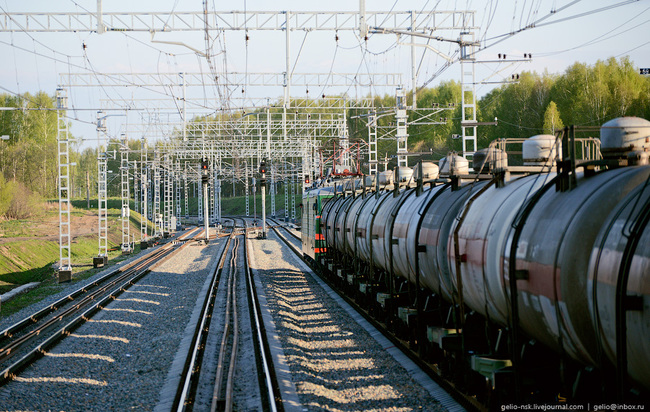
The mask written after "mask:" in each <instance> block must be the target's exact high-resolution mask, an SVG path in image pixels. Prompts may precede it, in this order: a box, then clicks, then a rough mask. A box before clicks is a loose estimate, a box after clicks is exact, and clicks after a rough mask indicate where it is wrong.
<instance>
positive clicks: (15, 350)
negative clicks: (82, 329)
mask: <svg viewBox="0 0 650 412" xmlns="http://www.w3.org/2000/svg"><path fill="white" fill-rule="evenodd" d="M197 232H199V229H198V228H196V229H193V230H191V231H190V232H188V233H186V234H185V235H183V236H182V237H180V238H179V239H178V240H177V241H172V242H168V243H166V244H165V245H163V246H162V247H160V248H157V249H155V250H153V251H152V252H150V253H148V254H146V255H145V256H143V257H141V258H138V259H136V260H135V261H133V262H131V263H129V264H128V265H126V266H124V267H122V268H120V269H116V270H113V271H111V272H109V273H108V274H106V275H104V276H102V277H101V278H100V279H97V280H96V281H94V282H92V283H91V284H89V285H86V286H84V287H82V288H79V289H77V290H76V291H74V292H73V293H71V294H69V295H67V296H65V297H63V298H62V299H60V300H58V301H57V302H55V303H53V304H52V305H50V306H48V307H46V308H44V309H42V310H40V311H38V312H36V313H34V314H32V315H30V316H28V317H26V318H25V319H23V320H21V321H19V322H17V323H16V324H14V325H12V326H10V327H8V328H7V329H5V330H4V331H2V332H0V345H2V346H1V347H0V366H2V367H3V370H2V372H1V374H0V386H2V385H4V384H6V383H7V382H9V381H11V380H12V379H14V378H15V377H16V376H17V375H18V374H19V373H20V372H21V371H22V370H23V369H25V368H26V367H28V366H29V365H31V364H32V363H34V362H35V361H36V360H38V359H39V358H40V357H42V356H44V355H45V354H46V353H47V352H48V350H49V349H50V348H52V347H53V346H55V345H56V344H57V343H58V342H59V341H60V340H62V339H64V338H65V337H66V336H68V335H70V334H71V333H72V332H73V331H74V330H75V329H77V328H78V327H79V326H81V325H82V324H83V323H85V322H87V321H88V320H89V319H90V318H91V317H92V316H93V315H94V314H95V313H97V312H99V311H100V310H102V309H103V307H104V306H105V305H107V304H108V303H110V302H111V301H112V300H114V299H116V298H117V296H119V295H120V294H122V293H123V292H124V291H126V290H128V289H129V288H130V287H131V286H133V285H134V284H135V283H136V282H137V281H138V280H139V279H140V278H142V277H143V276H145V275H146V274H147V273H149V271H151V270H152V269H153V268H155V267H156V266H157V265H159V264H161V263H162V262H164V261H165V260H167V259H169V258H170V257H171V256H172V255H173V254H174V253H176V252H178V251H179V250H180V249H181V248H182V247H184V246H185V245H186V244H187V241H188V240H191V239H192V237H193V236H195V235H197ZM17 356H20V359H19V360H18V361H16V362H14V363H10V361H11V359H12V358H14V357H17Z"/></svg>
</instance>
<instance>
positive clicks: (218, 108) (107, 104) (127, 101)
mask: <svg viewBox="0 0 650 412" xmlns="http://www.w3.org/2000/svg"><path fill="white" fill-rule="evenodd" d="M183 100H184V101H185V102H186V103H187V106H188V108H189V109H188V116H191V115H192V113H191V112H194V111H196V112H199V111H200V113H197V114H200V115H205V114H206V112H209V113H215V112H216V113H222V112H223V113H227V112H233V111H241V110H246V111H254V110H262V109H266V108H268V107H272V108H273V107H282V105H281V104H280V103H277V102H276V100H278V99H272V98H270V97H230V98H229V99H228V100H229V102H230V106H229V107H227V108H226V107H222V104H223V99H221V98H216V97H186V98H185V99H183V98H182V97H180V96H168V97H164V98H162V97H161V98H123V97H119V96H116V97H115V98H112V99H99V104H100V107H101V110H107V111H109V110H110V111H123V110H127V111H138V112H147V113H151V114H152V115H157V114H163V115H170V114H176V115H178V105H179V104H180V103H181V102H183ZM269 103H270V104H269ZM374 105H375V101H374V99H372V98H357V97H354V98H351V97H345V96H344V97H326V98H325V99H315V98H294V99H293V100H292V101H291V104H290V105H288V106H287V110H289V111H292V110H309V109H319V110H351V109H352V110H354V109H365V110H367V109H369V108H372V107H374ZM170 111H173V113H170Z"/></svg>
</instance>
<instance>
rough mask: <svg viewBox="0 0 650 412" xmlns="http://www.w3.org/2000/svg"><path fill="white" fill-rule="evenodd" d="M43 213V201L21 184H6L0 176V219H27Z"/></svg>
mask: <svg viewBox="0 0 650 412" xmlns="http://www.w3.org/2000/svg"><path fill="white" fill-rule="evenodd" d="M42 213H43V199H42V198H41V196H40V195H39V194H38V193H33V192H32V191H31V190H29V189H28V188H27V187H25V185H23V184H22V183H21V182H16V181H10V182H6V181H5V179H4V177H1V176H0V217H4V218H6V219H27V218H30V217H34V216H40V215H41V214H42Z"/></svg>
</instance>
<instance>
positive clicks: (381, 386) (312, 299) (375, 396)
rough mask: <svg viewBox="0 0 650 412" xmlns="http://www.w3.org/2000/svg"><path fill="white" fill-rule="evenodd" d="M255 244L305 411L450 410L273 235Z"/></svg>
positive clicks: (260, 271)
mask: <svg viewBox="0 0 650 412" xmlns="http://www.w3.org/2000/svg"><path fill="white" fill-rule="evenodd" d="M253 250H254V254H255V257H254V258H255V259H254V260H255V266H256V267H255V269H256V273H257V276H258V277H259V279H260V283H261V284H262V285H264V292H265V295H266V300H267V302H268V309H269V311H270V312H271V315H272V317H273V319H274V323H275V331H276V333H277V338H278V339H279V341H280V342H281V345H282V348H283V353H284V358H285V361H286V363H287V365H288V367H289V369H290V371H291V379H292V381H293V383H294V385H295V389H296V393H297V395H298V398H299V401H300V403H301V405H302V409H303V410H307V411H312V410H327V411H380V410H381V411H411V410H427V411H435V410H445V409H444V408H443V407H442V406H441V405H440V403H439V402H438V401H437V400H436V399H434V398H433V397H432V396H431V394H430V393H429V392H428V391H427V390H426V389H425V388H424V387H423V386H422V385H421V384H420V383H418V382H417V381H416V380H415V379H414V378H413V375H412V374H410V373H409V372H408V371H407V370H406V369H405V368H404V367H403V366H402V365H401V364H400V363H398V362H397V361H396V360H395V358H394V357H393V356H391V355H390V354H389V352H388V351H387V350H386V349H385V348H384V347H382V345H380V344H379V343H378V342H377V340H375V339H374V338H373V337H372V336H371V335H370V334H369V333H368V332H367V331H366V330H365V329H363V328H362V327H360V326H359V325H358V324H357V323H356V322H355V321H354V320H353V318H352V317H351V315H350V314H349V313H348V312H347V311H346V310H344V309H343V308H342V307H341V306H340V305H339V304H338V303H336V302H335V301H334V300H333V299H332V298H331V297H330V296H329V294H328V293H327V292H326V291H325V290H324V289H323V287H322V286H321V285H320V284H319V283H318V282H317V281H316V280H315V279H314V278H312V276H311V275H310V274H307V273H305V271H304V270H303V268H302V265H301V264H300V263H298V261H297V258H296V257H295V256H294V255H293V254H292V252H291V251H289V250H288V249H287V248H286V247H284V246H283V245H282V244H281V243H280V241H279V240H277V239H276V238H275V235H272V234H270V235H269V239H268V240H263V241H255V242H254V247H253Z"/></svg>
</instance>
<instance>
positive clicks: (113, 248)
mask: <svg viewBox="0 0 650 412" xmlns="http://www.w3.org/2000/svg"><path fill="white" fill-rule="evenodd" d="M252 200H253V197H252V196H251V197H250V202H251V203H250V204H249V212H250V214H251V215H252V214H253V211H254V207H253V203H252ZM256 201H257V214H258V216H261V205H262V200H261V195H260V194H258V195H257V196H256ZM196 202H197V199H196V198H191V199H189V207H190V210H196ZM299 202H300V199H299V197H297V198H296V203H299ZM131 203H132V204H131V207H132V208H133V206H134V205H133V202H131ZM72 205H73V211H72V213H71V220H72V226H73V227H74V224H75V220H76V219H82V218H84V217H85V219H86V220H87V221H88V220H90V222H89V224H91V225H92V228H93V233H91V234H87V235H83V236H78V237H76V238H74V239H73V241H72V242H71V247H70V248H71V254H72V256H71V260H72V269H73V277H72V281H73V282H77V281H79V280H82V279H85V278H88V277H90V276H92V275H93V274H95V273H97V271H98V270H103V269H94V268H93V267H92V258H93V257H94V256H97V250H98V244H97V234H96V233H97V220H96V219H95V220H92V219H91V217H92V216H95V217H96V213H97V209H96V208H97V200H92V201H91V202H90V208H88V207H87V203H86V201H85V200H73V201H72ZM245 205H246V201H245V198H244V197H243V196H238V197H223V198H222V202H221V207H222V214H223V215H243V214H245V211H246V206H245ZM266 206H267V213H270V210H271V206H270V196H268V195H267V205H266ZM120 207H121V204H120V199H109V200H108V229H109V235H108V247H109V265H111V264H115V263H116V262H119V261H121V260H123V259H124V257H122V254H121V251H120V250H119V245H120V242H121V239H122V237H121V224H120V222H119V217H120ZM276 208H277V210H276V213H277V216H278V217H284V192H283V191H281V193H278V195H277V196H276ZM44 209H45V212H44V213H43V214H42V215H41V216H38V217H35V218H33V219H25V220H10V221H1V222H0V237H1V238H3V240H4V241H3V242H2V243H0V294H2V293H5V292H8V291H9V290H11V289H13V288H15V287H17V286H20V285H24V284H27V283H30V282H41V284H40V285H39V287H37V288H36V289H33V290H31V291H29V292H27V293H24V294H21V295H19V296H16V297H15V298H13V299H12V300H10V301H8V302H6V303H1V302H0V305H1V306H0V316H8V315H10V314H12V313H14V312H16V311H18V310H20V309H22V308H23V307H25V306H28V305H30V304H32V303H35V302H37V301H39V300H41V299H43V298H45V297H47V296H49V295H52V294H55V293H58V292H59V291H60V290H61V289H62V287H61V286H60V285H59V284H58V283H57V281H56V269H57V265H58V261H59V239H58V235H59V231H58V209H57V207H56V204H55V203H48V205H46V206H45V207H44ZM194 213H196V212H194ZM296 213H299V209H296ZM130 220H131V233H135V234H136V235H137V234H138V233H139V231H140V214H139V213H136V212H134V211H131V219H130ZM72 235H73V236H75V234H74V231H73V233H72ZM46 237H47V238H46ZM139 251H140V250H139V244H138V243H137V242H136V250H135V252H136V253H137V252H139Z"/></svg>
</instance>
